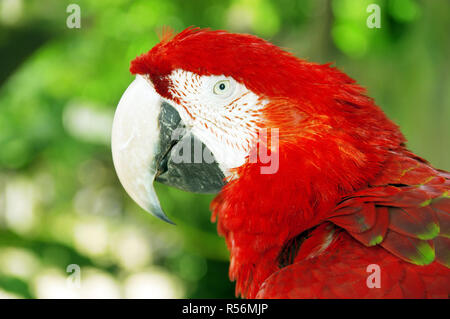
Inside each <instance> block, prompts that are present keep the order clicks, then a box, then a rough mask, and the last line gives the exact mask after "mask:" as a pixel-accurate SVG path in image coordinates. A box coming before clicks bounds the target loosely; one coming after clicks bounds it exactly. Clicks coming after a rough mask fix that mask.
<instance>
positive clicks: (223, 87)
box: [219, 83, 225, 91]
mask: <svg viewBox="0 0 450 319" xmlns="http://www.w3.org/2000/svg"><path fill="white" fill-rule="evenodd" d="M219 89H221V90H222V91H223V90H225V84H224V83H220V85H219Z"/></svg>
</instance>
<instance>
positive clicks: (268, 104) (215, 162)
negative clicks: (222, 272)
mask: <svg viewBox="0 0 450 319" xmlns="http://www.w3.org/2000/svg"><path fill="white" fill-rule="evenodd" d="M130 71H131V73H132V74H135V75H136V78H135V80H134V81H133V82H132V83H131V84H130V86H129V87H128V88H127V90H126V91H125V93H124V94H123V96H122V98H121V100H120V102H119V104H118V107H117V109H116V113H115V117H114V122H113V129H112V153H113V161H114V166H115V169H116V171H117V174H118V177H119V179H120V181H121V183H122V185H123V186H124V188H125V189H126V190H127V192H128V194H129V195H130V196H131V197H132V198H133V199H134V200H135V201H136V202H137V203H138V204H139V205H140V206H141V207H142V208H144V209H145V210H147V211H149V212H151V213H152V214H154V215H155V216H157V217H159V218H161V219H163V220H165V221H168V222H171V221H170V220H169V218H168V217H167V216H166V214H165V213H164V211H163V210H162V208H161V205H160V203H159V201H158V198H157V196H156V193H155V191H154V188H153V182H154V181H158V182H161V183H164V184H167V185H170V186H174V187H177V188H180V189H183V190H186V191H190V192H198V193H218V194H217V196H216V197H215V198H214V200H213V201H212V203H211V210H212V220H213V221H217V228H218V232H219V234H220V235H222V236H224V237H225V241H226V244H227V247H228V249H229V252H230V268H229V276H230V279H231V280H233V281H236V295H237V296H239V295H240V296H242V297H244V298H448V297H449V293H450V237H449V236H450V192H449V190H450V174H449V173H448V172H445V171H443V170H439V169H436V168H433V167H432V166H431V165H430V164H429V163H428V162H427V161H426V160H424V159H422V158H420V157H419V156H417V155H415V154H413V153H412V152H411V151H409V150H408V149H407V147H406V146H405V137H404V136H403V135H402V133H401V132H400V130H399V127H398V126H397V125H395V124H394V123H393V122H392V121H391V120H389V119H388V118H387V116H386V115H385V114H384V112H383V111H382V110H381V109H380V108H379V107H378V106H377V105H376V104H375V102H374V100H373V99H372V98H370V97H368V96H367V95H366V92H365V90H364V89H363V88H362V87H361V86H360V85H358V84H357V83H356V82H355V81H354V80H353V79H352V78H350V77H349V76H347V75H346V74H345V73H343V72H341V71H339V70H338V69H337V68H335V67H333V66H331V65H330V64H324V65H322V64H316V63H312V62H307V61H305V60H302V59H299V58H297V57H295V56H294V55H293V54H291V53H289V52H287V51H285V50H282V49H280V48H279V47H277V46H275V45H273V44H271V43H269V42H267V41H265V40H263V39H261V38H258V37H256V36H253V35H248V34H234V33H229V32H227V31H221V30H219V31H212V30H209V29H199V28H188V29H186V30H184V31H182V32H181V33H178V34H173V33H170V32H168V33H166V34H164V36H163V37H162V39H161V42H160V43H158V44H157V45H156V46H154V47H153V48H152V49H151V50H150V51H149V52H147V53H145V54H142V55H140V56H138V57H136V59H134V60H133V61H132V62H131V66H130Z"/></svg>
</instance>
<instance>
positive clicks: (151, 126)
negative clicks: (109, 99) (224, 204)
mask: <svg viewBox="0 0 450 319" xmlns="http://www.w3.org/2000/svg"><path fill="white" fill-rule="evenodd" d="M111 149H112V156H113V162H114V167H115V169H116V172H117V175H118V177H119V180H120V182H121V183H122V186H123V187H124V188H125V190H126V191H127V193H128V194H129V195H130V197H131V198H132V199H133V200H134V201H135V202H136V203H137V204H138V205H139V206H141V207H142V208H143V209H145V210H146V211H148V212H149V213H151V214H153V215H155V216H156V217H158V218H160V219H162V220H164V221H166V222H168V223H171V224H173V222H172V221H171V220H170V219H169V218H168V217H167V216H166V214H165V213H164V211H163V210H162V208H161V205H160V203H159V200H158V197H157V196H156V192H155V189H154V187H153V182H154V181H155V180H156V181H158V182H162V183H163V184H166V185H170V186H174V187H176V188H179V189H182V190H185V191H189V192H195V193H217V192H218V191H220V189H221V188H222V187H223V185H224V177H225V176H224V174H223V172H222V171H221V169H220V168H219V165H218V164H217V162H216V161H215V160H214V158H213V156H212V155H211V156H212V159H210V160H208V161H204V160H201V161H199V160H198V153H201V154H208V152H209V150H208V149H207V148H206V146H205V145H204V144H203V143H201V142H200V141H199V140H198V139H197V138H196V137H195V136H194V135H193V134H192V133H191V132H190V130H189V129H187V128H186V126H185V125H184V123H183V122H182V120H181V118H180V116H179V114H178V112H177V111H176V109H175V108H174V107H172V106H171V105H170V104H168V103H167V102H165V101H164V100H163V99H162V98H161V96H160V95H159V94H158V93H157V92H156V91H155V89H154V87H153V85H152V83H151V82H150V80H148V79H146V78H145V77H143V76H141V75H137V76H136V79H135V80H134V81H133V82H132V83H131V84H130V86H129V87H128V88H127V90H126V91H125V93H124V94H123V96H122V98H121V99H120V101H119V105H118V106H117V109H116V113H115V115H114V121H113V126H112V138H111ZM180 153H182V155H180ZM189 153H190V154H189ZM209 154H211V152H209Z"/></svg>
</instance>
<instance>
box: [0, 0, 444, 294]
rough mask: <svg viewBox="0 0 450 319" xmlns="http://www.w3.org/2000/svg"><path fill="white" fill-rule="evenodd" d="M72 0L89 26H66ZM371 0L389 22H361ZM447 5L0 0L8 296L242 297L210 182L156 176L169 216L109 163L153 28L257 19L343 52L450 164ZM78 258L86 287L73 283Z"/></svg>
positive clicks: (308, 48)
mask: <svg viewBox="0 0 450 319" xmlns="http://www.w3.org/2000/svg"><path fill="white" fill-rule="evenodd" d="M70 3H77V4H79V5H80V7H81V16H82V20H81V28H80V29H68V28H67V27H66V19H67V16H68V13H66V7H67V5H68V4H70ZM370 3H376V4H379V5H380V7H381V14H382V20H381V28H380V29H369V28H367V26H366V19H367V17H368V15H369V13H367V12H366V8H367V5H368V4H370ZM449 12H450V2H449V1H446V0H433V1H425V0H422V1H419V0H370V1H366V0H330V1H326V0H319V1H317V0H303V1H293V0H277V1H275V0H222V1H209V0H208V1H207V0H202V1H186V0H172V1H162V0H134V1H126V0H109V1H87V0H70V1H62V0H40V1H35V0H0V297H18V298H21V297H26V298H35V297H37V298H46V297H57V298H63V297H84V298H91V297H111V298H116V297H117V298H120V297H122V298H123V297H126V298H132V297H136V298H148V297H189V298H197V297H218V298H222V297H233V295H234V293H233V290H234V288H233V284H232V283H230V282H229V280H228V276H227V269H228V261H227V259H228V253H227V250H226V248H225V246H224V242H223V240H222V239H221V238H219V237H218V236H217V235H216V230H215V225H214V224H211V223H210V221H209V216H210V212H209V210H208V205H209V201H210V200H211V198H212V197H211V196H200V195H192V194H187V193H183V192H181V191H177V190H175V189H170V188H167V187H164V186H161V185H159V186H158V188H157V191H158V193H159V195H160V199H161V203H162V205H163V207H164V209H165V210H166V211H167V212H168V214H169V216H170V217H171V218H172V219H173V220H175V222H176V223H177V224H178V225H177V226H176V227H173V226H171V225H168V224H164V223H162V222H160V221H158V220H156V219H155V218H153V217H151V216H149V215H148V214H146V213H145V212H144V211H143V210H141V209H140V208H139V207H138V206H137V205H135V204H134V203H133V202H132V201H131V200H130V199H129V198H128V196H127V195H126V194H125V193H124V191H123V189H122V187H121V186H120V184H119V183H118V180H117V178H116V176H115V172H114V170H113V165H112V160H111V155H110V146H109V138H110V126H111V121H112V117H113V113H114V109H115V106H116V104H117V102H118V100H119V98H120V96H121V94H122V93H123V92H124V90H125V88H126V87H127V86H128V84H129V83H130V82H131V81H132V76H131V75H130V74H129V72H128V67H129V62H130V60H132V59H133V58H134V57H135V56H136V55H138V54H141V53H143V52H146V51H147V50H149V49H150V48H151V47H152V46H153V45H154V44H156V43H157V41H158V40H157V36H156V33H155V30H156V29H158V28H160V27H161V26H163V25H169V26H171V27H173V28H174V29H175V30H177V31H181V30H182V29H183V28H185V27H187V26H190V25H195V26H200V27H210V28H212V29H220V28H225V29H227V30H230V31H236V32H249V33H253V34H256V35H259V36H262V37H264V38H266V39H269V40H271V41H272V42H274V43H275V44H277V45H279V46H282V47H285V48H288V49H289V50H290V51H292V52H294V53H295V54H296V55H297V56H299V57H302V58H308V59H310V60H312V61H316V62H321V63H325V62H330V61H331V62H335V64H336V65H337V66H338V67H339V68H341V69H343V70H344V71H345V72H347V73H348V74H350V75H351V76H352V77H354V78H356V79H357V80H358V82H359V83H361V84H362V85H364V86H365V87H367V88H368V91H369V94H370V95H371V96H373V97H375V99H376V101H377V103H378V104H379V105H381V106H382V108H383V109H384V110H385V111H386V112H387V114H388V115H389V116H390V117H391V118H392V119H393V120H394V121H395V122H397V123H398V124H399V125H400V126H401V127H402V130H403V132H404V133H405V135H406V136H407V138H408V139H409V144H408V145H409V147H410V148H411V149H412V150H413V151H415V152H417V153H418V154H419V155H421V156H423V157H425V158H427V159H428V160H430V161H431V163H432V164H433V165H435V166H436V167H439V168H443V169H447V170H449V169H450V139H449V136H450V126H449V122H450V121H449V120H450V90H449V88H450V82H449V81H450V79H449V72H448V71H449V70H450V65H449V63H450V62H449V57H450V42H449V38H448V30H450V20H449V17H448V13H449ZM70 264H77V265H79V266H80V267H81V287H80V288H76V287H73V286H71V285H68V284H67V280H68V279H67V278H68V277H69V278H71V277H70V276H69V275H70V273H68V272H67V271H66V270H67V266H68V265H70ZM69 280H70V279H69Z"/></svg>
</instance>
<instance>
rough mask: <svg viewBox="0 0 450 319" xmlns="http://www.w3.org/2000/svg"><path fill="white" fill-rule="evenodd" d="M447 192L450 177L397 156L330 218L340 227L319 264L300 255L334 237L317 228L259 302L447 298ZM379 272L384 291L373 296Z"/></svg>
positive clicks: (264, 288) (316, 258) (449, 241)
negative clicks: (372, 282) (373, 270)
mask: <svg viewBox="0 0 450 319" xmlns="http://www.w3.org/2000/svg"><path fill="white" fill-rule="evenodd" d="M449 190H450V174H449V173H447V172H444V171H440V170H436V169H434V168H432V167H431V166H430V165H429V164H428V163H427V162H426V161H425V160H423V159H421V158H419V157H417V156H415V155H414V154H412V153H410V152H408V151H406V150H405V151H403V152H402V153H400V154H398V153H393V156H392V157H391V159H390V160H389V161H388V162H386V166H385V169H384V170H383V172H382V174H380V175H379V176H378V177H377V178H376V180H374V181H373V182H372V183H371V184H370V185H369V187H368V188H366V189H364V190H361V191H358V192H355V193H353V194H351V195H349V196H347V197H345V198H343V199H342V201H341V202H340V203H339V204H338V205H337V207H336V209H335V210H334V211H333V212H332V213H331V214H330V217H328V219H327V220H328V221H329V222H332V223H333V224H335V225H337V226H338V227H337V228H336V230H335V236H334V238H335V239H334V241H333V244H330V246H329V247H328V248H327V249H326V250H325V251H323V252H322V253H321V254H319V255H314V256H313V257H314V258H310V256H308V253H306V254H302V249H303V248H304V247H303V246H307V243H308V241H313V240H314V238H316V239H318V241H319V242H320V241H322V239H320V238H324V232H325V230H326V229H330V228H329V227H320V226H319V227H317V228H316V230H314V231H313V232H312V233H311V234H309V235H308V236H309V238H308V239H307V240H306V241H304V242H303V243H302V245H301V246H300V248H299V249H298V253H297V256H296V258H295V261H294V262H293V263H291V264H289V265H287V266H285V267H283V268H281V269H280V270H278V271H277V272H275V273H274V274H272V275H271V276H270V277H269V278H268V279H266V281H265V282H264V283H263V285H262V286H261V287H260V289H259V292H258V294H257V298H448V297H449V294H450V268H449V267H450V262H449V261H450V258H449V253H450V239H449V238H450V237H449V236H450V196H449V195H450V191H449ZM325 224H327V222H325ZM322 225H323V224H322ZM335 227H336V226H335ZM320 228H322V229H321V230H320V231H319V229H320ZM328 231H331V230H328ZM315 233H317V234H315ZM355 239H356V240H355ZM367 247H370V248H367ZM374 264H375V265H376V266H377V267H379V270H380V273H381V284H380V287H376V288H373V287H372V288H370V287H369V285H368V283H367V281H368V280H369V279H368V277H369V276H370V271H369V270H370V269H369V268H368V267H369V266H370V265H374ZM417 265H420V266H417Z"/></svg>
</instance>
